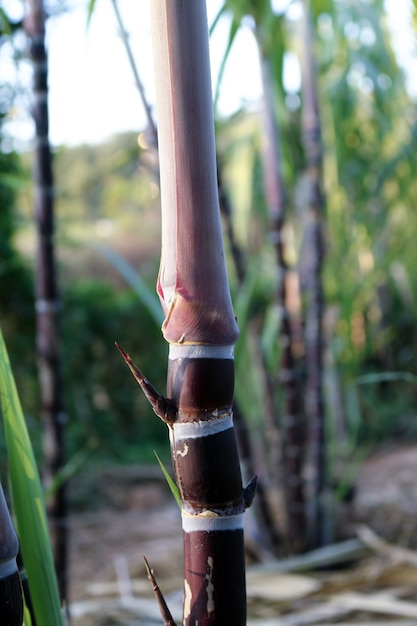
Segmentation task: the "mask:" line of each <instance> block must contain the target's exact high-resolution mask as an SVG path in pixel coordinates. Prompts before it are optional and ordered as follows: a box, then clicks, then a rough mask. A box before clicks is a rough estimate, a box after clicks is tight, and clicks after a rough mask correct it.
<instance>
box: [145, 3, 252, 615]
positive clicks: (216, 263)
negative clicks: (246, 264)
mask: <svg viewBox="0 0 417 626" xmlns="http://www.w3.org/2000/svg"><path fill="white" fill-rule="evenodd" d="M151 8H152V39H153V48H154V63H155V76H156V95H157V117H158V138H159V156H160V172H161V202H162V254H161V265H160V272H159V278H158V294H159V296H160V299H161V303H162V307H163V310H164V313H165V316H166V317H165V321H164V324H163V327H162V329H163V334H164V337H165V339H166V341H167V342H168V343H169V362H168V379H167V395H168V398H169V400H170V402H171V403H173V404H174V406H175V408H176V413H175V416H174V419H173V420H171V421H170V423H169V431H170V441H171V451H172V459H173V465H174V470H175V476H176V480H177V484H178V487H179V490H180V494H181V500H182V521H183V538H184V611H183V623H184V625H185V626H191V625H192V626H195V624H199V626H226V625H227V626H230V624H233V625H234V626H242V625H244V624H245V623H246V593H245V562H244V543H243V513H244V510H245V508H246V507H247V506H248V505H249V504H250V501H251V499H252V498H253V495H254V484H253V483H252V484H251V485H250V486H249V487H248V489H247V490H242V480H241V474H240V467H239V458H238V453H237V446H236V439H235V432H234V426H233V415H232V402H233V391H234V361H233V347H234V344H235V342H236V340H237V337H238V328H237V324H236V320H235V316H234V313H233V308H232V303H231V298H230V292H229V285H228V279H227V273H226V264H225V256H224V250H223V241H222V231H221V220H220V210H219V199H218V189H217V177H216V156H215V142H214V121H213V110H212V94H211V84H210V62H209V49H208V25H207V15H206V6H205V2H204V0H193V2H188V1H186V0H152V2H151ZM168 413H169V411H168Z"/></svg>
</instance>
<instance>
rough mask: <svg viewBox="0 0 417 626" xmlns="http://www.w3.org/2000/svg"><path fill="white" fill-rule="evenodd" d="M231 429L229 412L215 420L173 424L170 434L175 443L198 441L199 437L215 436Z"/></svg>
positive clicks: (231, 419)
mask: <svg viewBox="0 0 417 626" xmlns="http://www.w3.org/2000/svg"><path fill="white" fill-rule="evenodd" d="M229 428H233V417H232V414H231V411H230V412H228V413H226V414H225V416H224V417H216V419H212V420H208V421H206V422H180V423H174V424H173V426H172V429H171V428H170V434H171V433H172V435H173V437H174V438H175V441H176V442H178V441H181V439H199V438H200V437H208V436H209V435H217V433H222V432H223V431H225V430H229Z"/></svg>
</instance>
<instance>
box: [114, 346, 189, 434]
mask: <svg viewBox="0 0 417 626" xmlns="http://www.w3.org/2000/svg"><path fill="white" fill-rule="evenodd" d="M114 343H115V345H116V348H117V349H118V351H119V352H120V354H121V355H122V357H123V359H124V361H125V363H126V365H127V366H128V368H129V369H130V371H131V372H132V374H133V376H134V378H135V379H136V381H137V382H138V383H139V385H140V388H141V389H142V391H143V393H144V394H145V396H146V398H147V399H148V400H149V402H150V404H151V406H152V408H153V410H154V412H155V413H156V415H157V416H158V417H160V418H161V420H162V421H163V422H165V423H166V424H173V423H174V422H176V420H177V407H176V406H175V404H174V403H173V402H172V400H170V399H169V398H165V397H164V396H161V394H159V393H158V392H157V391H156V389H155V387H154V386H153V385H151V383H150V382H149V380H148V379H147V378H146V377H145V376H144V374H143V373H142V372H141V371H140V369H139V368H138V367H136V365H135V364H134V363H133V361H132V359H131V357H130V355H129V354H127V353H126V352H125V351H124V350H123V349H122V348H121V347H120V345H119V344H118V343H117V341H115V342H114Z"/></svg>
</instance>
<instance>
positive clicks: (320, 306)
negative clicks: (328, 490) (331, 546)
mask: <svg viewBox="0 0 417 626" xmlns="http://www.w3.org/2000/svg"><path fill="white" fill-rule="evenodd" d="M302 65H303V82H302V95H303V105H302V134H303V145H304V151H305V158H306V168H307V170H306V174H307V181H308V200H307V203H306V204H307V215H306V226H305V233H304V241H305V246H304V254H305V256H306V258H307V261H308V262H307V263H303V265H304V267H305V276H304V277H303V280H302V289H303V296H304V301H305V303H306V304H305V340H304V341H305V353H306V393H305V410H306V418H307V454H306V469H307V472H306V474H307V476H308V486H307V491H308V504H307V517H308V528H309V538H308V539H309V544H310V547H318V546H321V545H324V544H325V543H327V542H328V539H329V538H326V536H325V532H324V530H325V528H326V524H325V517H326V515H325V510H326V502H325V431H324V399H323V314H324V295H323V284H322V267H323V257H324V237H323V213H324V205H325V201H324V194H323V191H322V161H323V154H322V142H321V127H320V115H319V107H318V98H317V86H316V67H315V62H314V45H313V29H312V23H311V12H310V2H309V0H304V32H303V64H302Z"/></svg>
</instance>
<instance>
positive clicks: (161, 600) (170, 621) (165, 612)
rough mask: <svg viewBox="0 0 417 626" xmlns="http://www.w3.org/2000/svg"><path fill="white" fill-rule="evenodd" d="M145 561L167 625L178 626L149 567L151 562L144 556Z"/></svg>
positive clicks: (148, 575)
mask: <svg viewBox="0 0 417 626" xmlns="http://www.w3.org/2000/svg"><path fill="white" fill-rule="evenodd" d="M143 560H144V561H145V567H146V575H147V577H148V580H150V582H151V583H152V589H153V592H154V594H155V598H156V599H157V602H158V605H159V610H160V611H161V615H162V619H163V620H164V624H165V626H177V625H176V623H175V621H174V618H173V617H172V615H171V611H170V610H169V608H168V606H167V603H166V602H165V599H164V596H163V595H162V591H161V590H160V588H159V587H158V583H157V582H156V579H155V576H154V573H153V570H152V569H151V568H150V567H149V563H148V561H147V560H146V557H143Z"/></svg>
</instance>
